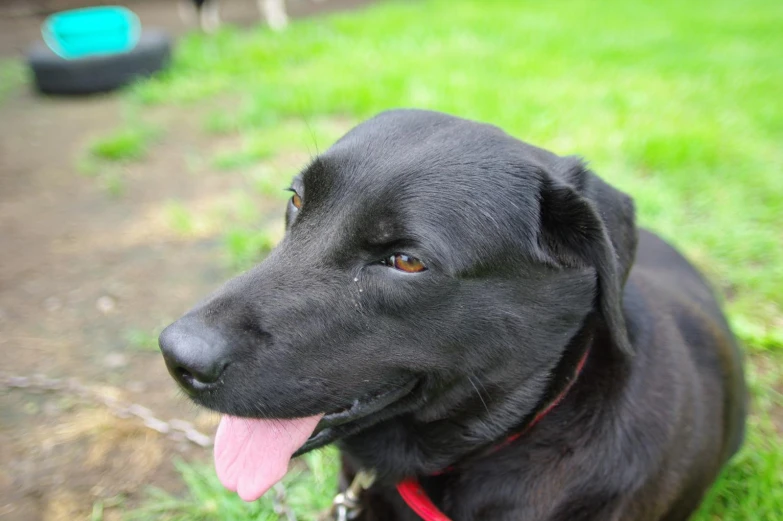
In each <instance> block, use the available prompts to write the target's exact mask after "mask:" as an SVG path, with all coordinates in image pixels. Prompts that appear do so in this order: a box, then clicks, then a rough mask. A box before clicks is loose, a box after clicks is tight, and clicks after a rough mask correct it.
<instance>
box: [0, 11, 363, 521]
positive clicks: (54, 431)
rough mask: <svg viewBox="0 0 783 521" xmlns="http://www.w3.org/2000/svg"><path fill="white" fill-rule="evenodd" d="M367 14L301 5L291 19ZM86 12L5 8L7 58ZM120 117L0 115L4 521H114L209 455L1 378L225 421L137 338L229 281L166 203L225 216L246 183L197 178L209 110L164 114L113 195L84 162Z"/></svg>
mask: <svg viewBox="0 0 783 521" xmlns="http://www.w3.org/2000/svg"><path fill="white" fill-rule="evenodd" d="M92 3H93V4H94V3H96V2H92ZM125 3H126V4H128V5H131V7H133V9H134V10H135V11H136V12H138V13H139V14H140V17H141V18H142V20H143V21H144V22H145V23H147V24H152V25H157V26H162V27H167V28H169V29H170V30H172V31H173V32H175V33H176V32H181V31H182V30H183V27H182V25H181V22H180V20H179V18H178V15H177V10H176V2H175V0H170V1H169V0H166V1H163V0H139V1H137V2H125ZM254 3H255V2H254V1H253V0H233V1H225V2H224V4H225V5H224V16H225V18H226V19H227V20H228V21H238V20H245V21H247V20H251V21H252V20H257V16H258V15H257V13H256V12H255V6H254ZM361 3H365V2H361V1H358V0H324V1H322V2H319V3H312V2H310V1H309V0H302V1H299V2H293V3H292V5H291V6H290V13H291V14H293V15H306V14H313V13H316V12H322V11H326V10H331V9H336V8H345V7H352V6H355V5H359V4H361ZM84 4H85V2H77V1H74V0H51V1H48V2H46V1H43V0H42V1H39V2H28V1H26V0H19V1H16V0H10V1H9V0H5V1H2V2H0V57H9V56H18V55H19V52H20V50H22V49H23V48H24V47H25V46H26V45H27V42H29V41H32V39H34V38H36V36H37V34H38V33H37V32H38V26H39V24H40V21H41V19H42V18H43V16H45V14H46V13H47V12H50V11H52V10H56V9H60V8H63V7H72V6H78V5H84ZM121 109H122V107H121V103H120V100H119V99H118V98H117V97H116V96H111V95H101V96H95V97H88V98H77V99H74V98H70V99H56V98H43V97H40V96H37V95H36V94H34V93H32V92H31V91H29V89H26V88H22V89H18V90H17V91H16V92H14V93H12V94H11V98H10V99H7V100H6V101H5V102H4V103H2V104H0V354H2V356H3V358H4V360H3V362H2V365H1V366H0V374H2V375H3V378H4V380H2V381H0V519H2V520H6V519H7V520H13V521H37V520H47V521H49V520H68V521H72V520H74V519H85V518H88V517H89V515H90V512H91V510H92V508H93V505H94V503H96V502H104V503H105V504H106V505H112V504H116V505H118V506H116V507H114V508H108V509H107V510H106V511H105V512H104V517H103V519H118V518H119V515H120V512H121V511H122V509H123V508H125V506H127V505H132V504H134V503H136V502H138V500H139V498H140V497H142V493H143V491H144V489H145V488H146V487H147V486H149V485H154V486H158V487H163V488H167V489H169V490H171V491H177V490H178V488H179V487H181V485H180V480H179V479H177V478H176V475H175V472H174V470H173V466H172V463H171V461H172V456H174V455H182V456H183V457H188V458H209V457H210V452H209V450H208V449H203V448H200V447H198V446H196V445H194V444H192V443H188V442H185V441H177V440H170V439H168V438H166V437H164V436H163V435H159V434H157V433H156V432H155V431H153V430H151V429H149V428H146V427H144V426H143V423H142V422H141V421H140V420H139V419H137V418H133V417H131V418H127V419H120V418H118V417H116V416H114V415H112V414H111V413H110V410H109V409H108V408H106V407H105V406H103V405H100V404H98V403H96V400H95V399H94V398H88V399H84V398H80V397H79V396H77V395H75V394H74V393H71V392H66V391H55V392H37V391H36V389H17V388H14V389H11V388H9V385H8V383H7V380H6V379H7V377H8V376H9V375H19V376H30V375H34V374H43V375H45V376H46V377H48V378H75V379H77V380H78V381H79V382H81V383H82V384H84V385H88V386H90V387H91V388H93V389H95V392H96V393H98V395H100V396H111V397H115V398H119V399H122V400H127V401H129V402H132V403H137V404H140V405H143V406H144V407H147V408H149V409H150V410H151V411H152V412H153V414H154V415H155V417H157V418H159V419H163V420H170V419H175V418H177V419H183V420H187V421H191V422H195V423H196V425H197V426H198V428H199V430H200V431H201V432H204V433H208V434H211V433H212V431H213V428H214V425H215V422H216V418H215V417H214V416H213V415H209V414H205V413H203V412H200V411H198V410H196V409H195V408H194V407H193V406H191V405H190V404H189V403H188V402H187V401H186V400H185V399H184V398H183V397H182V396H181V395H180V394H179V393H178V392H177V391H176V389H175V386H174V384H173V382H172V380H171V379H170V378H169V376H168V374H167V373H166V370H165V367H164V365H163V363H162V360H161V358H160V355H159V353H158V352H156V350H155V349H154V345H153V346H147V348H146V349H140V348H139V346H134V345H133V343H132V342H130V341H129V340H128V337H129V333H130V332H132V331H146V332H152V331H154V330H155V328H158V327H160V326H161V325H163V324H164V323H165V322H166V321H168V320H171V319H173V318H176V317H177V316H179V315H180V314H181V313H183V312H184V311H186V310H187V308H188V307H189V306H190V305H192V304H193V303H195V302H196V301H197V299H198V298H200V297H201V296H203V295H204V294H206V293H207V292H208V291H210V290H211V289H213V288H214V287H216V286H217V285H218V284H219V283H220V282H221V281H222V280H224V279H225V278H226V277H227V276H228V272H227V269H226V267H225V259H223V258H222V256H221V255H222V246H221V244H220V241H219V239H218V230H215V229H206V230H204V231H202V232H200V233H196V234H193V235H191V236H188V237H183V236H182V234H178V233H176V232H175V231H173V230H172V228H171V226H170V224H169V223H168V222H167V219H166V216H165V208H166V204H167V202H169V201H171V200H177V201H181V202H182V204H183V205H185V206H187V207H189V208H195V209H199V208H205V209H207V208H214V207H217V206H219V205H220V204H222V203H224V202H225V198H226V197H227V194H230V193H234V192H235V191H236V190H239V189H242V188H243V185H242V180H241V179H240V177H239V176H228V175H226V174H225V173H218V172H214V171H210V170H209V167H208V166H206V167H205V166H203V165H202V167H200V169H199V171H198V176H197V177H194V175H193V174H194V173H193V170H194V167H193V164H192V161H191V159H192V158H193V157H194V154H198V153H202V152H203V151H205V150H206V151H208V150H210V149H214V147H216V146H220V143H215V142H214V139H212V138H210V137H209V136H207V135H205V134H204V133H203V132H200V131H199V130H198V129H199V127H200V125H199V121H200V120H195V119H194V118H198V117H199V114H194V113H193V112H192V111H190V112H188V111H176V110H169V109H161V110H157V111H156V113H155V114H154V117H155V118H156V119H157V120H158V121H159V122H161V123H162V124H163V126H165V128H166V133H165V137H164V138H163V139H164V142H163V143H160V144H158V145H157V146H155V147H154V149H153V150H152V152H151V153H150V156H149V157H148V158H147V159H146V160H145V161H143V162H142V163H137V164H132V165H128V166H126V167H123V168H124V171H123V172H122V176H123V179H124V191H123V193H122V196H121V197H111V196H110V195H109V194H108V193H107V191H106V189H105V187H104V186H102V184H101V183H100V182H98V180H97V179H96V178H94V177H93V178H91V177H87V176H85V175H82V174H80V173H79V171H78V168H77V166H76V165H77V164H78V162H79V158H80V156H81V155H82V154H83V153H84V151H85V147H86V144H87V143H88V142H89V141H90V139H93V138H95V137H97V136H100V135H102V134H104V133H106V132H108V131H110V130H112V129H114V128H115V127H117V126H118V125H119V124H120V121H121ZM306 159H307V157H306V156H305V157H303V158H291V157H288V158H286V161H294V162H297V161H301V162H302V163H303V162H304V161H305V160H306ZM196 181H197V182H196ZM277 206H279V204H278V205H277ZM3 381H5V382H6V383H2V382H3ZM123 505H124V506H123Z"/></svg>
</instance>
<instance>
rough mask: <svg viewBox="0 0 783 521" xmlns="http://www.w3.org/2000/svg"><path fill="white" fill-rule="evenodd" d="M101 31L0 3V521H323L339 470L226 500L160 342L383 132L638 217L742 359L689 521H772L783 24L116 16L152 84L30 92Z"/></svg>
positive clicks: (528, 15)
mask: <svg viewBox="0 0 783 521" xmlns="http://www.w3.org/2000/svg"><path fill="white" fill-rule="evenodd" d="M100 3H101V2H97V1H92V2H91V1H81V0H50V1H46V0H10V1H9V0H3V1H0V355H2V365H0V373H1V374H0V376H1V379H0V519H2V520H6V519H7V520H9V521H10V520H13V521H27V520H69V521H71V520H74V519H90V520H92V521H99V520H121V519H131V520H153V519H166V520H179V521H196V520H222V521H225V520H228V521H232V520H247V519H254V520H275V519H288V520H290V519H300V520H307V519H315V513H316V512H317V511H319V510H320V509H321V508H323V507H324V506H326V505H328V504H329V502H330V501H331V498H332V495H333V493H334V489H335V470H336V467H337V462H336V457H335V454H334V453H333V452H331V451H323V452H319V453H317V454H312V455H309V456H308V458H307V459H306V461H303V462H299V463H298V464H297V465H296V468H294V469H293V471H292V472H291V473H290V474H289V476H288V477H287V478H286V480H285V481H284V483H283V485H282V486H280V487H278V488H276V489H275V490H274V491H272V492H270V493H269V494H268V495H267V497H265V498H264V499H262V500H261V501H259V502H256V503H254V504H244V503H242V502H241V501H240V500H239V499H237V498H236V497H234V495H233V494H230V493H227V492H224V491H223V490H222V488H221V487H220V485H219V484H218V482H217V480H216V478H215V476H214V472H213V470H212V466H211V452H210V449H209V443H210V440H209V437H210V436H211V435H212V434H213V432H214V427H215V425H216V422H217V417H216V416H215V415H212V414H209V413H207V412H205V411H202V410H198V409H196V408H195V407H193V406H191V405H189V404H188V402H187V401H186V400H185V398H184V397H183V396H182V395H181V394H180V393H178V392H177V390H176V388H175V385H174V383H173V381H172V380H171V379H170V378H169V376H168V374H167V373H166V370H165V367H164V365H163V362H162V359H161V357H160V355H159V352H158V348H157V334H158V332H159V331H160V328H161V327H162V326H164V325H166V324H167V323H168V322H169V321H171V320H173V319H174V318H176V317H178V316H179V315H180V314H182V313H183V312H184V311H186V310H187V309H188V308H189V307H190V306H191V305H192V304H193V303H195V302H196V301H197V300H198V299H199V298H200V297H201V296H203V295H205V294H206V293H207V292H208V291H210V290H211V289H213V288H215V287H216V286H217V285H218V284H219V283H220V282H221V281H223V280H225V279H226V278H227V277H229V276H231V275H232V274H234V273H237V272H238V271H240V270H242V269H245V268H247V267H248V266H250V265H252V264H253V263H255V262H257V261H258V260H260V259H261V258H263V256H264V255H265V254H266V253H267V252H268V251H269V249H270V248H272V247H273V246H274V244H275V243H276V241H277V240H279V238H280V237H281V235H282V231H283V230H282V212H283V209H284V204H285V199H286V198H287V195H286V193H285V192H284V191H283V189H284V188H286V187H287V186H288V182H289V180H290V178H291V177H292V176H293V174H295V173H296V172H297V170H298V169H299V168H301V167H303V166H304V165H305V164H306V163H307V162H308V161H309V160H310V158H311V157H313V155H315V154H316V153H317V152H318V151H319V150H320V151H322V150H324V149H326V148H327V147H328V146H329V145H330V144H331V143H332V142H333V141H334V140H335V139H336V138H338V137H339V136H340V135H341V134H342V133H344V132H345V131H346V130H348V129H349V128H350V127H351V126H352V125H354V124H356V123H357V122H359V121H361V120H362V119H363V118H366V117H369V116H371V115H373V114H375V113H377V112H378V111H381V110H384V109H388V108H393V107H420V108H431V109H437V110H442V111H446V112H450V113H453V114H455V115H459V116H462V117H467V118H473V119H478V120H482V121H486V122H490V123H493V124H495V125H498V126H500V127H503V128H504V129H505V130H507V131H508V132H509V133H511V134H513V135H515V136H517V137H519V138H521V139H524V140H526V141H529V142H532V143H535V144H537V145H539V146H542V147H544V148H548V149H551V150H553V151H555V152H557V153H559V154H580V155H582V156H584V157H585V158H587V159H588V160H589V161H590V163H591V165H592V168H593V169H594V170H595V171H596V172H598V173H599V175H601V176H602V177H604V178H605V179H607V180H608V181H610V182H611V183H613V184H614V185H616V186H618V187H619V188H621V189H623V190H625V191H627V192H629V193H630V194H632V195H633V196H634V197H635V199H636V202H637V207H638V212H639V220H640V222H641V224H643V225H644V226H647V227H650V228H653V229H655V230H656V231H658V232H659V233H661V234H662V235H663V236H665V237H666V238H667V239H669V240H670V241H672V242H673V243H675V244H676V245H677V246H679V247H680V248H681V249H682V250H683V251H684V252H685V253H686V254H687V255H688V256H689V257H690V258H691V259H692V260H693V261H694V262H695V263H696V264H697V265H698V266H699V267H700V268H701V269H702V270H703V271H704V272H705V273H706V274H707V275H708V276H709V277H710V279H711V280H712V282H713V284H714V285H715V287H716V288H717V289H718V290H719V292H720V293H721V295H722V297H723V299H724V302H725V306H726V308H727V310H728V312H729V315H730V318H731V322H732V325H733V327H734V329H735V331H736V333H737V334H738V336H739V337H740V338H741V339H742V341H743V342H744V344H745V348H746V352H747V354H748V366H749V367H748V371H749V381H750V386H751V388H752V392H753V397H754V401H753V415H752V417H751V419H750V431H749V435H748V439H747V442H746V445H745V448H744V450H743V451H742V452H741V453H740V454H739V455H738V456H737V457H736V458H735V459H734V460H733V463H732V464H731V466H730V467H729V468H728V469H727V470H726V471H725V472H724V474H723V476H722V478H721V480H720V481H719V483H718V484H717V485H716V486H715V487H714V489H713V491H712V493H711V494H710V496H709V497H708V498H707V500H706V502H705V504H704V506H703V508H702V510H701V512H700V513H699V514H698V515H697V516H696V518H695V519H697V520H698V521H708V520H746V519H753V520H763V521H779V520H780V519H783V517H782V516H783V514H782V512H783V441H781V439H782V438H781V433H783V395H781V392H783V146H781V145H783V30H781V28H783V2H780V1H773V0H769V1H767V0H714V1H711V2H682V1H680V0H659V1H655V2H651V1H635V0H606V1H604V2H600V3H599V2H590V1H587V0H562V1H557V2H538V1H532V0H519V1H513V0H506V1H501V0H497V1H495V0H464V1H463V0H396V1H395V0H391V1H363V0H320V1H313V0H289V1H288V2H286V10H287V13H288V16H289V17H290V23H289V25H288V26H287V27H285V28H283V29H282V30H272V29H270V27H269V25H268V24H267V23H266V21H265V18H264V17H263V16H262V15H261V14H260V13H259V10H258V8H257V6H256V3H255V1H254V0H221V2H220V11H221V18H222V22H223V23H222V25H221V26H220V27H219V28H215V27H208V29H210V32H209V33H207V32H204V31H202V30H201V29H199V27H198V26H199V23H198V22H197V21H196V20H195V19H194V17H193V16H192V12H188V11H187V10H185V12H184V16H183V13H180V12H179V11H180V8H179V6H178V0H136V1H132V0H129V1H127V2H122V4H123V5H126V6H128V7H129V8H131V9H132V10H133V11H134V12H135V13H136V14H138V16H139V18H140V19H141V23H142V27H143V30H147V29H148V28H161V29H163V30H164V31H165V32H166V34H168V35H169V36H170V37H171V39H172V45H173V56H172V59H171V61H170V63H168V64H167V67H166V68H165V69H164V70H163V71H161V72H159V73H158V74H156V75H154V76H153V77H152V78H150V79H146V80H139V81H134V82H132V83H131V84H129V85H127V86H125V87H124V88H122V89H119V90H116V91H113V92H108V93H103V94H97V95H90V96H56V95H42V94H40V93H38V92H36V89H35V86H34V83H33V77H32V75H31V71H30V67H29V64H28V63H27V58H26V53H27V52H28V51H29V49H30V46H31V45H33V44H34V43H35V42H40V40H41V24H42V22H43V21H44V20H45V19H46V17H47V16H49V15H51V14H53V13H55V12H58V11H61V10H64V9H70V8H75V7H84V6H90V5H98V4H100ZM103 3H104V4H105V3H107V2H103ZM293 512H295V516H296V517H292V516H294V514H293Z"/></svg>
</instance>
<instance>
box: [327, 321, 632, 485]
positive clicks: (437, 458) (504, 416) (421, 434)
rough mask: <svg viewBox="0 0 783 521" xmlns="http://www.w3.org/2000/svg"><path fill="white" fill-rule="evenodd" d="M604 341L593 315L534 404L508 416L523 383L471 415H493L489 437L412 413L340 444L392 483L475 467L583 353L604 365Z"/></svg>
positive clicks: (355, 463) (542, 403)
mask: <svg viewBox="0 0 783 521" xmlns="http://www.w3.org/2000/svg"><path fill="white" fill-rule="evenodd" d="M605 342H607V337H606V335H605V334H603V332H602V325H601V323H600V321H599V320H598V319H596V318H595V317H594V316H592V315H591V316H590V317H588V318H587V319H586V320H585V323H584V325H583V326H582V328H581V329H580V330H579V332H578V333H577V334H576V335H575V336H574V337H573V338H572V339H571V341H570V342H569V343H568V345H567V346H566V348H565V349H564V350H563V354H562V356H561V357H560V359H559V361H558V362H557V363H556V365H555V366H554V367H553V369H552V370H551V372H550V376H551V377H550V378H549V379H548V383H547V384H546V385H545V386H543V388H542V390H541V391H540V392H539V393H538V395H537V396H536V397H535V399H534V400H532V403H533V405H531V406H529V407H528V408H527V409H524V410H517V411H515V412H514V413H512V414H509V412H508V411H509V406H508V404H509V403H515V402H514V394H515V393H517V392H518V390H519V387H517V388H514V387H513V385H509V386H508V387H507V388H506V389H508V390H506V391H505V393H506V394H507V396H504V397H501V398H500V399H499V400H495V401H494V402H493V409H489V407H486V409H487V410H483V411H479V412H480V413H483V414H482V415H481V416H478V417H476V418H471V419H469V421H470V422H471V423H472V424H479V425H485V424H486V422H489V421H490V418H489V417H491V418H492V419H491V421H492V426H491V428H487V429H486V434H487V435H486V436H485V437H477V436H473V435H472V436H470V437H469V436H466V435H465V431H464V430H460V429H459V428H458V426H459V425H460V423H459V422H458V421H455V420H454V419H453V418H446V419H439V420H437V421H434V422H421V421H416V419H415V418H414V417H413V415H406V416H402V417H398V418H395V419H392V420H389V421H387V422H383V423H381V424H379V425H377V426H375V427H374V428H371V429H369V430H367V431H365V432H363V433H361V434H358V435H356V436H354V437H351V438H348V439H346V440H344V441H343V442H341V443H340V448H341V449H342V451H343V454H344V456H345V458H346V459H347V461H348V462H349V467H351V468H356V469H358V468H367V469H372V470H374V471H375V472H376V473H377V475H378V477H379V482H380V483H381V484H383V485H387V486H391V485H392V484H394V483H396V482H397V481H399V480H401V479H403V478H406V477H411V476H417V477H424V476H431V475H434V474H438V473H440V472H442V471H443V470H444V469H446V468H452V467H455V466H456V467H460V468H462V467H464V466H467V465H471V464H472V463H473V462H477V461H480V460H481V459H482V458H483V457H484V456H485V455H486V454H488V453H489V452H491V450H492V448H493V447H495V446H497V445H498V444H501V443H502V442H503V441H504V440H506V439H507V438H508V437H509V436H512V435H514V434H518V433H520V432H522V431H523V430H524V429H525V427H526V426H527V425H528V424H529V423H530V422H531V421H532V420H533V418H534V417H535V415H536V413H538V412H540V411H541V410H542V409H544V408H545V407H547V405H548V404H550V403H551V402H552V401H553V400H554V399H555V398H556V397H557V396H558V395H559V394H560V393H562V392H563V390H564V389H565V388H566V387H567V386H568V385H569V379H570V378H572V377H573V375H574V370H575V368H576V366H577V365H578V364H579V363H580V360H581V359H582V355H584V353H586V352H587V351H590V353H591V354H590V358H593V357H600V358H601V359H602V364H603V359H605V358H607V357H609V356H613V355H611V350H610V349H606V348H605V347H604V346H603V345H602V344H604V343H605ZM617 362H618V363H621V361H619V360H618V361H617ZM587 365H590V364H589V363H588V364H587ZM586 373H587V370H586ZM583 377H585V378H587V377H589V375H588V374H585V375H583ZM469 385H470V384H469ZM474 385H475V384H474ZM478 385H481V383H480V382H479V384H478ZM584 387H585V385H582V383H581V382H580V383H577V384H576V385H575V386H574V389H573V390H572V391H571V392H569V394H571V393H575V392H582V391H579V389H578V388H584ZM496 389H497V387H496ZM588 389H589V387H588ZM523 390H524V389H523ZM484 405H485V406H486V404H484ZM460 421H464V418H462V419H460ZM544 421H546V419H545V420H544ZM482 422H484V423H482ZM473 433H475V430H474V431H472V432H471V434H473ZM519 442H520V443H522V442H524V441H523V440H520V441H519Z"/></svg>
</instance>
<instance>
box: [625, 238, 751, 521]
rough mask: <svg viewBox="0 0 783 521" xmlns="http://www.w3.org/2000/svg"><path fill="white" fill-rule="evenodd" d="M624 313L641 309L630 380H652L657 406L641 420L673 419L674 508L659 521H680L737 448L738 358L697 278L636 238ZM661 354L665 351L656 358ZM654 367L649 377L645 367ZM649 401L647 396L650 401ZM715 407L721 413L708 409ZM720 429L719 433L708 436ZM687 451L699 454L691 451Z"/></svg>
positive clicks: (741, 388) (674, 256)
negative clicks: (675, 433)
mask: <svg viewBox="0 0 783 521" xmlns="http://www.w3.org/2000/svg"><path fill="white" fill-rule="evenodd" d="M625 301H626V302H625V306H626V309H631V310H633V309H634V308H635V307H644V308H646V309H645V313H644V316H645V317H646V321H647V322H646V323H644V324H642V323H633V317H634V316H635V315H637V314H636V313H634V312H633V311H632V312H631V313H629V317H630V318H631V325H630V328H629V329H630V332H631V335H632V336H633V337H634V338H633V340H632V341H633V342H634V344H636V345H637V347H638V348H639V357H638V360H636V361H635V362H634V364H635V365H636V371H635V373H636V374H637V377H641V378H642V379H644V378H645V376H643V375H645V374H654V375H656V380H657V381H654V382H653V381H650V382H647V384H646V385H650V386H651V388H652V389H655V388H658V389H660V396H661V398H664V397H666V396H668V397H676V398H675V399H665V398H664V399H662V400H660V401H658V402H657V403H656V402H655V401H648V402H647V406H648V407H650V410H649V411H647V413H650V414H655V413H656V411H657V412H658V413H659V414H671V415H673V416H674V417H675V418H676V419H675V422H674V425H673V426H672V427H673V428H675V429H678V430H680V434H681V436H675V440H676V444H675V445H674V446H673V447H670V450H671V452H670V454H669V457H670V459H671V461H672V462H677V464H675V465H672V466H671V467H670V470H669V472H670V473H671V474H672V476H671V478H672V479H673V481H675V482H677V481H679V480H678V477H677V476H676V475H675V474H677V473H678V472H680V471H681V476H682V479H683V480H685V479H686V476H687V482H684V483H683V482H680V483H679V486H678V487H677V489H678V490H679V494H678V495H679V497H680V499H679V500H678V501H675V502H674V506H673V507H672V508H671V509H670V510H669V514H668V515H667V517H665V518H664V519H672V520H678V519H685V518H687V515H688V513H689V512H691V511H692V510H693V508H694V506H695V505H696V504H698V501H699V500H700V499H701V497H702V495H703V493H704V492H705V491H706V489H707V487H708V486H709V485H710V484H711V483H712V481H713V480H714V478H715V475H716V474H717V473H718V471H719V470H718V469H719V468H720V467H721V466H722V464H723V463H725V462H726V460H728V459H729V457H731V455H732V454H734V453H735V452H736V451H737V449H738V448H739V446H740V445H741V443H742V439H743V435H744V420H745V415H746V409H747V405H746V393H745V384H744V377H743V371H742V365H743V364H742V354H741V351H740V350H739V348H738V346H737V343H736V341H735V340H734V336H733V335H732V333H731V330H730V329H729V326H728V324H727V322H726V320H725V318H724V315H723V313H722V312H721V309H720V306H719V304H718V302H717V300H716V298H715V296H714V293H713V291H712V289H711V288H710V286H709V285H708V283H707V282H706V281H705V280H704V278H703V277H702V276H701V274H700V273H699V272H698V271H697V270H696V269H695V268H694V267H693V266H692V265H691V264H690V263H689V262H688V261H687V260H686V259H685V258H684V257H683V256H682V255H680V253H679V252H677V251H676V250H675V249H674V248H672V247H671V246H670V245H669V244H667V243H666V242H664V241H663V240H661V239H660V238H658V237H657V236H656V235H654V234H652V233H650V232H647V231H644V230H641V231H640V233H639V243H638V248H637V253H636V261H635V263H634V267H633V269H632V270H631V273H630V276H629V280H628V284H627V286H626V294H625ZM660 351H666V352H665V353H661V352H660ZM654 365H658V366H668V367H658V368H657V370H654V369H653V367H652V366H654ZM653 394H654V393H653ZM716 403H719V404H720V406H716V405H715V404H716ZM715 425H722V426H723V429H722V430H721V431H716V430H715V429H714V426H715ZM693 447H699V450H696V451H694V450H693Z"/></svg>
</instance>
